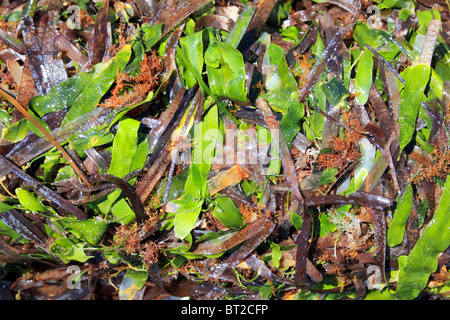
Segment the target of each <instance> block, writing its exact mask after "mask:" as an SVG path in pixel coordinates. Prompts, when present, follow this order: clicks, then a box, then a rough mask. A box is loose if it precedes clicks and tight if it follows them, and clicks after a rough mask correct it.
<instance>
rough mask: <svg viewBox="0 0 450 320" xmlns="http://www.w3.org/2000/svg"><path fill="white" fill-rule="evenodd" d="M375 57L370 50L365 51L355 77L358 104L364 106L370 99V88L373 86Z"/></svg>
mask: <svg viewBox="0 0 450 320" xmlns="http://www.w3.org/2000/svg"><path fill="white" fill-rule="evenodd" d="M372 68H373V55H372V52H371V51H370V50H368V49H366V50H364V53H363V54H362V57H361V59H360V60H359V63H358V69H357V71H356V77H355V92H357V94H358V95H357V96H356V102H358V104H360V105H364V104H365V103H366V102H367V99H368V98H369V91H370V87H371V86H372Z"/></svg>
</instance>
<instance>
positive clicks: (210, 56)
mask: <svg viewBox="0 0 450 320" xmlns="http://www.w3.org/2000/svg"><path fill="white" fill-rule="evenodd" d="M205 64H206V70H207V73H208V81H209V87H210V88H211V93H212V94H213V95H216V96H217V97H229V98H231V99H235V100H238V101H247V88H246V72H245V66H244V59H243V57H242V54H241V52H239V51H238V50H237V49H235V48H233V47H232V46H231V45H229V44H227V43H223V42H218V41H215V40H214V38H212V36H211V35H210V44H209V46H208V48H207V49H206V52H205Z"/></svg>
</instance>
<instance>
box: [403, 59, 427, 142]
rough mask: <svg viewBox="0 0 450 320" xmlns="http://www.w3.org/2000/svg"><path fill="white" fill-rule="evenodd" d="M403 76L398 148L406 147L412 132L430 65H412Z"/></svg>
mask: <svg viewBox="0 0 450 320" xmlns="http://www.w3.org/2000/svg"><path fill="white" fill-rule="evenodd" d="M404 78H405V87H404V89H403V92H402V100H401V102H400V115H399V118H398V122H399V126H400V137H399V143H400V150H403V148H405V147H406V145H407V144H408V143H409V142H410V141H411V139H412V136H413V134H414V131H415V128H416V121H417V115H418V114H419V108H420V104H421V102H422V97H423V93H424V91H425V88H426V86H427V84H428V81H429V79H430V67H429V66H427V65H424V64H417V65H414V66H412V67H411V68H409V69H408V70H407V74H406V75H405V77H404Z"/></svg>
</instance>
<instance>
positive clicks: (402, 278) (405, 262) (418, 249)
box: [394, 177, 450, 300]
mask: <svg viewBox="0 0 450 320" xmlns="http://www.w3.org/2000/svg"><path fill="white" fill-rule="evenodd" d="M449 202H450V179H449V177H447V181H446V183H445V186H444V190H443V193H442V197H441V201H440V203H439V206H438V208H437V210H436V212H435V214H434V216H433V218H432V220H431V221H430V223H429V224H428V226H427V228H426V229H425V232H424V233H423V235H422V236H421V237H420V238H419V240H418V241H417V243H416V245H415V246H414V248H413V249H412V250H411V252H410V253H409V255H408V256H407V257H405V256H403V257H401V259H399V265H400V271H399V275H398V285H397V289H396V291H395V294H394V297H395V298H397V299H405V300H406V299H408V300H409V299H414V298H415V297H417V295H418V294H419V293H420V292H421V291H422V290H423V289H424V288H425V287H426V285H427V282H428V279H429V277H430V274H431V273H433V272H435V271H436V268H437V266H438V256H439V254H440V253H442V252H443V251H444V250H445V249H446V248H447V247H448V246H449V245H450V237H449V235H450V233H449V232H448V230H449V228H450V225H449V223H450V218H449V215H450V203H449Z"/></svg>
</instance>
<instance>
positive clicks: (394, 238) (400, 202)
mask: <svg viewBox="0 0 450 320" xmlns="http://www.w3.org/2000/svg"><path fill="white" fill-rule="evenodd" d="M412 193H413V191H412V186H411V184H409V185H408V186H407V187H406V189H405V192H404V193H403V195H402V197H400V195H399V197H398V199H397V209H396V210H395V212H394V218H393V219H392V222H391V225H390V226H389V229H388V233H387V238H386V241H387V245H388V246H389V247H395V246H397V245H399V244H400V243H402V241H403V236H404V234H405V227H406V222H407V221H408V218H409V215H410V214H411V211H412V209H413V199H412V197H413V194H412Z"/></svg>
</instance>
